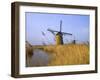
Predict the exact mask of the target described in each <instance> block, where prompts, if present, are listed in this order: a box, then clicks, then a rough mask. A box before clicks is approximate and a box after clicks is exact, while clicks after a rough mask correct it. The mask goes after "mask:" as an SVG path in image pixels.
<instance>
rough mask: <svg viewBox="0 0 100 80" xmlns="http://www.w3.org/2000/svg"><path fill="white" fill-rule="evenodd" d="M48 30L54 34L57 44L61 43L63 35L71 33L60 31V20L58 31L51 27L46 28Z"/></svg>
mask: <svg viewBox="0 0 100 80" xmlns="http://www.w3.org/2000/svg"><path fill="white" fill-rule="evenodd" d="M48 31H50V32H51V33H52V34H53V35H55V37H56V44H57V45H60V44H63V35H72V34H71V33H66V32H62V21H60V30H59V31H55V30H51V29H48Z"/></svg>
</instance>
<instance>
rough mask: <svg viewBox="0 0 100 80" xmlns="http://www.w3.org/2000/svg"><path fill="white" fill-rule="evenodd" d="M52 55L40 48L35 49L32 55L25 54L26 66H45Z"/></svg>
mask: <svg viewBox="0 0 100 80" xmlns="http://www.w3.org/2000/svg"><path fill="white" fill-rule="evenodd" d="M51 57H52V55H50V54H48V53H46V52H44V51H43V50H40V49H35V50H34V51H33V55H31V56H27V59H26V66H27V67H37V66H47V65H48V63H49V62H50V60H51Z"/></svg>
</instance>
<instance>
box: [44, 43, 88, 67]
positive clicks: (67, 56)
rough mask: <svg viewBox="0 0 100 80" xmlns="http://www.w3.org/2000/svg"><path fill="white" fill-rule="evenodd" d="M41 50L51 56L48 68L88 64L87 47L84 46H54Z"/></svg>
mask: <svg viewBox="0 0 100 80" xmlns="http://www.w3.org/2000/svg"><path fill="white" fill-rule="evenodd" d="M43 48H44V51H46V52H47V53H48V54H52V55H53V57H52V59H51V61H50V63H49V64H48V65H49V66H56V65H75V64H89V46H88V45H86V44H67V45H57V46H56V45H55V46H45V47H43Z"/></svg>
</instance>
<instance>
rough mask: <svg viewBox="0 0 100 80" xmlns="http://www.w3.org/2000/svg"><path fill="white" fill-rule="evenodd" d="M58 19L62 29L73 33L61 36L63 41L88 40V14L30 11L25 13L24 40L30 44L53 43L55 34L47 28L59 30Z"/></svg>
mask: <svg viewBox="0 0 100 80" xmlns="http://www.w3.org/2000/svg"><path fill="white" fill-rule="evenodd" d="M60 20H62V31H63V32H67V33H72V34H73V36H69V35H65V36H63V41H64V43H68V42H70V41H72V40H73V39H76V40H77V41H79V42H86V41H89V21H90V20H89V15H74V14H49V13H31V12H26V13H25V21H26V28H25V30H26V32H25V34H26V41H28V42H29V43H30V44H32V45H42V44H43V43H45V44H47V45H49V44H55V36H54V35H53V34H52V33H51V32H49V31H48V30H47V29H48V28H49V29H52V30H57V31H59V30H60ZM43 33H44V34H45V35H43Z"/></svg>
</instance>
